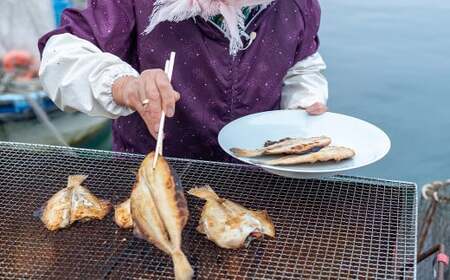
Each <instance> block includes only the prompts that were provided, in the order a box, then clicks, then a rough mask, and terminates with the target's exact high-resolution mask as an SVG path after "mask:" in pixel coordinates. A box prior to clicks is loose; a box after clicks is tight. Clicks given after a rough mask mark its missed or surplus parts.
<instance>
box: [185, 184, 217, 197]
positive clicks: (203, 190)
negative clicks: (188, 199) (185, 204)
mask: <svg viewBox="0 0 450 280" xmlns="http://www.w3.org/2000/svg"><path fill="white" fill-rule="evenodd" d="M188 193H189V194H190V195H193V196H196V197H198V198H201V199H204V200H218V199H219V196H218V195H217V194H216V193H215V192H214V190H213V189H212V188H211V187H210V186H204V187H200V188H192V189H190V190H189V191H188Z"/></svg>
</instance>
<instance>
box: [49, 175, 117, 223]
mask: <svg viewBox="0 0 450 280" xmlns="http://www.w3.org/2000/svg"><path fill="white" fill-rule="evenodd" d="M86 178H87V176H84V175H74V176H69V178H68V181H67V187H65V188H64V189H62V190H60V191H59V192H57V193H56V194H54V195H53V196H52V197H51V198H50V199H49V200H48V202H47V203H46V204H45V206H44V207H43V211H42V215H41V221H42V222H43V223H44V225H45V226H46V227H47V229H48V230H50V231H56V230H58V229H63V228H67V227H69V226H70V225H71V224H73V223H74V222H76V221H79V220H81V221H87V220H92V219H99V220H101V219H103V218H104V217H105V216H106V215H107V214H108V213H109V212H110V210H111V204H110V203H109V201H107V200H103V199H98V198H97V197H96V196H94V195H93V194H92V193H91V192H90V191H89V190H88V189H87V188H86V187H83V186H82V183H83V182H84V181H85V180H86Z"/></svg>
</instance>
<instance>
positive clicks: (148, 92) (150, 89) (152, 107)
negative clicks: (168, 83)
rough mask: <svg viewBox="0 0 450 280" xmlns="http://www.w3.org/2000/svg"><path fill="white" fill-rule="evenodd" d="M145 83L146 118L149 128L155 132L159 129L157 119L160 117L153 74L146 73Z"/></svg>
mask: <svg viewBox="0 0 450 280" xmlns="http://www.w3.org/2000/svg"><path fill="white" fill-rule="evenodd" d="M144 83H145V96H146V98H147V99H148V100H149V101H150V102H149V104H148V105H147V106H145V109H146V110H145V111H146V118H147V119H148V121H149V124H150V126H151V130H152V131H153V132H154V133H155V134H156V133H157V132H158V129H159V121H160V119H161V111H162V108H161V97H160V94H159V91H158V87H157V86H156V84H155V76H154V75H153V74H152V75H148V76H146V77H145V78H144Z"/></svg>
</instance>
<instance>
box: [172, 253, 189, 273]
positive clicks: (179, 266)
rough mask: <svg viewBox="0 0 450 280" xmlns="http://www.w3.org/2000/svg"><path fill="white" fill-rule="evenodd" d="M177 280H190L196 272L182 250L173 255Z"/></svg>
mask: <svg viewBox="0 0 450 280" xmlns="http://www.w3.org/2000/svg"><path fill="white" fill-rule="evenodd" d="M172 260H173V265H174V269H175V279H176V280H190V279H192V277H193V276H194V270H193V269H192V267H191V265H190V264H189V261H188V259H187V258H186V255H185V254H184V253H183V252H181V250H178V251H175V252H174V253H172Z"/></svg>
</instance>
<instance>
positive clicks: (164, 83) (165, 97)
mask: <svg viewBox="0 0 450 280" xmlns="http://www.w3.org/2000/svg"><path fill="white" fill-rule="evenodd" d="M155 81H156V86H157V87H158V90H159V94H160V96H161V103H162V107H163V108H164V111H165V112H166V115H167V117H169V118H170V117H173V115H174V114H175V102H176V97H175V95H176V92H175V91H174V90H173V88H172V85H171V84H170V82H169V78H168V77H167V75H166V74H165V73H163V72H158V73H157V76H156V78H155Z"/></svg>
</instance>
